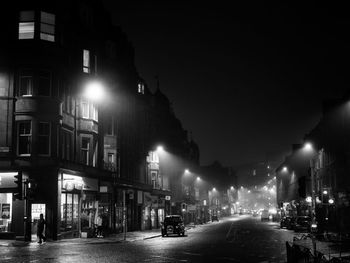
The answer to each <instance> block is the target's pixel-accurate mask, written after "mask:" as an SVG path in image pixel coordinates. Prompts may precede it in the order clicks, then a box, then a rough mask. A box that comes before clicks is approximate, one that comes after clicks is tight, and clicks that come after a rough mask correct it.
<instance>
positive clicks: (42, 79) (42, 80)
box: [38, 71, 51, 96]
mask: <svg viewBox="0 0 350 263" xmlns="http://www.w3.org/2000/svg"><path fill="white" fill-rule="evenodd" d="M50 93H51V76H50V73H49V72H45V71H41V72H39V76H38V95H39V96H50Z"/></svg>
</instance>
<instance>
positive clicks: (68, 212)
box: [61, 193, 79, 231]
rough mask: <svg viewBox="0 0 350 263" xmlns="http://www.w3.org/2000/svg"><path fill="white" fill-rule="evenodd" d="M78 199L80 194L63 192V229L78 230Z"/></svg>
mask: <svg viewBox="0 0 350 263" xmlns="http://www.w3.org/2000/svg"><path fill="white" fill-rule="evenodd" d="M78 200H79V196H78V194H74V193H62V194H61V229H62V230H63V231H71V230H78V211H79V210H78V206H79V201H78Z"/></svg>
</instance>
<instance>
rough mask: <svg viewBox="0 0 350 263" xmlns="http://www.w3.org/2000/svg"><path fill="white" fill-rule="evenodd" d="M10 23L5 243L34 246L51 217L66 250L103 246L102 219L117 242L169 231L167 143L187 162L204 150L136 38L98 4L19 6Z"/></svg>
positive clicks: (0, 167)
mask: <svg viewBox="0 0 350 263" xmlns="http://www.w3.org/2000/svg"><path fill="white" fill-rule="evenodd" d="M1 19H2V21H1V22H4V23H1V26H4V28H3V32H4V34H3V38H2V41H1V50H0V107H1V110H2V112H3V113H4V114H1V116H0V131H1V138H0V204H1V205H0V212H1V215H0V217H1V220H0V223H1V224H0V227H1V228H0V231H1V232H0V233H6V234H7V235H10V236H16V237H23V238H25V239H26V240H31V239H32V235H34V234H35V233H36V224H37V219H38V218H39V215H40V214H41V213H43V214H44V216H45V218H46V220H47V223H48V224H47V226H48V227H47V233H46V234H47V236H48V237H49V238H51V239H54V240H55V239H60V238H66V237H80V236H89V235H91V234H92V231H93V228H94V225H95V220H96V217H97V215H101V216H102V218H103V225H104V227H105V229H106V232H108V231H123V230H128V231H132V230H140V229H149V228H152V227H158V226H159V224H160V222H161V221H162V219H163V218H164V216H165V214H167V213H170V212H171V203H170V200H171V199H172V194H171V188H172V184H173V183H172V181H176V179H175V178H176V176H177V174H176V172H172V171H166V170H164V169H163V170H162V163H161V162H160V161H159V158H158V157H157V156H156V155H157V154H156V153H155V148H154V147H155V143H156V142H160V141H164V143H167V142H169V145H172V146H171V147H172V148H173V149H176V150H175V151H174V152H175V153H180V156H183V158H184V159H185V160H190V154H191V152H192V153H193V147H190V146H189V141H188V139H187V137H186V136H185V134H186V132H185V131H184V130H183V129H182V127H181V125H179V124H180V123H179V121H178V120H176V118H175V117H174V114H173V113H171V112H170V111H162V112H159V108H158V107H157V103H159V101H162V100H164V98H166V97H165V96H164V95H163V97H162V98H159V97H160V96H159V95H157V93H155V94H152V93H151V92H150V91H149V90H148V88H147V85H146V83H145V82H144V81H143V80H142V79H141V78H140V76H139V74H138V72H137V70H136V68H135V65H134V50H133V47H132V45H131V44H130V42H129V41H128V39H127V37H126V35H125V34H124V33H123V32H122V31H121V30H120V28H118V27H115V26H113V25H112V24H111V22H110V19H109V15H108V14H107V13H106V11H105V10H104V8H103V6H102V5H101V4H100V3H99V2H98V1H84V0H81V1H73V2H71V1H59V3H58V2H56V1H53V2H47V1H27V2H26V3H24V4H22V3H21V4H19V3H13V4H12V5H9V7H8V10H7V12H6V15H5V16H3V17H2V18H1ZM92 84H94V85H95V86H91V85H92ZM97 84H98V85H100V86H101V85H102V86H103V90H104V93H105V95H104V96H103V97H101V98H100V99H98V94H97V93H96V92H97V91H99V89H98V87H100V86H96V85H97ZM88 87H90V88H91V87H93V91H94V93H93V94H92V95H93V96H92V97H88V95H89V94H87V93H86V92H87V91H88V90H87V89H88ZM168 106H169V105H168ZM160 115H161V117H159V116H160ZM169 116H170V117H171V118H172V119H171V118H170V120H169ZM165 119H167V120H168V122H167V123H168V124H167V123H166V122H164V120H165ZM174 125H175V126H174ZM163 127H167V128H166V129H164V128H163ZM165 135H166V136H165ZM171 143H172V144H171ZM197 155H198V156H199V153H197ZM171 173H174V175H171ZM171 176H172V178H171V179H169V178H170V177H171ZM125 228H127V229H125Z"/></svg>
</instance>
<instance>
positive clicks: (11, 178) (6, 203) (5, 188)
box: [0, 172, 24, 238]
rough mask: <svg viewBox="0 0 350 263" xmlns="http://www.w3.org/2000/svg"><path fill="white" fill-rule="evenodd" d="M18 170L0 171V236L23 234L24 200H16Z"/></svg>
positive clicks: (13, 236)
mask: <svg viewBox="0 0 350 263" xmlns="http://www.w3.org/2000/svg"><path fill="white" fill-rule="evenodd" d="M17 175H18V172H0V238H15V236H16V235H17V236H23V235H24V228H23V216H24V204H23V201H20V200H14V193H15V192H16V190H17V185H16V184H15V180H16V178H15V176H17Z"/></svg>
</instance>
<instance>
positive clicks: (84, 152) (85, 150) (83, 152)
mask: <svg viewBox="0 0 350 263" xmlns="http://www.w3.org/2000/svg"><path fill="white" fill-rule="evenodd" d="M84 140H87V147H86V148H84V147H83V141H84ZM90 148H91V140H90V138H89V137H85V136H83V137H81V145H80V153H81V156H80V160H81V163H82V164H85V165H90ZM84 156H85V158H84Z"/></svg>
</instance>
